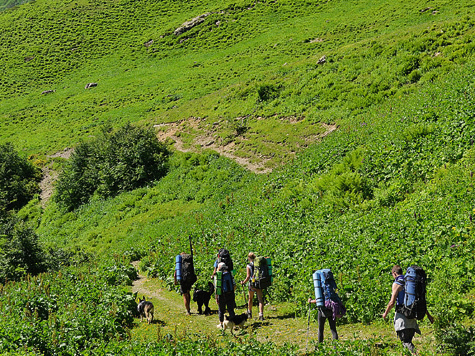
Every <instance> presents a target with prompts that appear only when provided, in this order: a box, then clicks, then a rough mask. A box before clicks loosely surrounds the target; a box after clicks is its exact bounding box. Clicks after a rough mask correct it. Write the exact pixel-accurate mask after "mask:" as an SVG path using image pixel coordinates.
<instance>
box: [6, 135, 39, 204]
mask: <svg viewBox="0 0 475 356" xmlns="http://www.w3.org/2000/svg"><path fill="white" fill-rule="evenodd" d="M39 178H40V174H39V172H38V170H37V169H36V168H35V167H34V166H33V165H32V164H31V163H30V162H28V160H27V159H26V158H23V157H20V156H19V155H18V153H17V152H16V151H15V150H14V148H13V145H12V144H10V143H6V144H3V145H0V208H2V207H3V208H5V209H6V210H12V209H20V208H21V207H23V206H24V205H25V204H26V203H28V201H29V200H30V199H31V198H33V196H34V195H35V194H36V193H38V192H39V185H38V181H39Z"/></svg>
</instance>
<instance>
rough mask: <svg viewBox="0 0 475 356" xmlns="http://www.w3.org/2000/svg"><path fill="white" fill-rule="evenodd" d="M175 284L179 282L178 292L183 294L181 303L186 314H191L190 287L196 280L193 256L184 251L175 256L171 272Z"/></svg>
mask: <svg viewBox="0 0 475 356" xmlns="http://www.w3.org/2000/svg"><path fill="white" fill-rule="evenodd" d="M173 278H174V280H175V285H176V284H178V283H179V284H180V293H181V295H183V304H184V305H185V309H186V315H191V311H190V301H191V295H190V291H191V287H192V286H193V284H194V283H195V282H196V280H197V277H196V274H195V270H194V267H193V256H192V255H189V254H187V253H185V252H182V253H180V254H179V255H178V256H177V257H176V266H175V273H174V274H173Z"/></svg>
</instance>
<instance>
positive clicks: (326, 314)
mask: <svg viewBox="0 0 475 356" xmlns="http://www.w3.org/2000/svg"><path fill="white" fill-rule="evenodd" d="M308 303H311V304H316V303H317V300H316V299H311V298H308ZM325 319H328V323H329V324H330V330H331V332H332V337H333V340H338V333H337V331H336V320H335V319H334V318H333V311H332V310H331V309H329V308H327V307H318V315H317V321H318V334H317V336H318V342H320V343H322V342H323V331H324V329H325Z"/></svg>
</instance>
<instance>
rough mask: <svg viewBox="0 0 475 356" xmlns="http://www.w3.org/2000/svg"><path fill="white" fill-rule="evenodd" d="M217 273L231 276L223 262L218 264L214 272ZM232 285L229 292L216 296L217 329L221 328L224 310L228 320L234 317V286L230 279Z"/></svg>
mask: <svg viewBox="0 0 475 356" xmlns="http://www.w3.org/2000/svg"><path fill="white" fill-rule="evenodd" d="M218 271H222V272H223V274H224V273H229V274H231V271H228V270H227V266H226V264H225V263H224V262H220V263H218V265H217V268H216V272H218ZM231 276H232V274H231ZM231 278H232V277H231ZM232 284H233V285H232V287H231V289H230V290H229V291H227V292H224V291H222V292H221V295H217V294H216V301H217V302H218V317H219V324H218V327H219V328H222V327H223V322H224V313H225V312H226V309H227V310H228V313H229V317H230V318H233V317H234V316H235V313H234V307H235V305H236V296H235V294H234V289H235V287H236V286H235V285H234V279H232Z"/></svg>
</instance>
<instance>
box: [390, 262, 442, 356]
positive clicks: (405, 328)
mask: <svg viewBox="0 0 475 356" xmlns="http://www.w3.org/2000/svg"><path fill="white" fill-rule="evenodd" d="M391 275H392V276H393V278H394V282H393V285H392V291H391V299H390V300H389V303H388V305H387V307H386V310H385V311H384V313H383V318H384V319H386V317H387V316H388V313H389V311H390V310H391V309H392V308H393V307H394V305H396V313H395V315H394V329H395V330H396V334H397V336H398V337H399V339H400V340H401V342H402V345H403V347H405V348H407V349H408V350H409V351H410V352H411V353H416V350H415V347H414V344H413V343H412V339H413V338H414V334H415V333H418V334H421V330H420V329H419V325H418V324H417V319H408V318H407V317H406V316H405V315H404V314H403V313H400V312H399V309H400V308H401V307H402V306H404V296H405V291H404V284H405V282H404V275H403V274H402V268H401V266H398V265H395V266H394V267H393V268H392V270H391ZM426 315H427V318H428V319H429V321H430V322H431V323H433V322H434V318H433V317H432V315H430V314H429V312H428V311H426Z"/></svg>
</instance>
